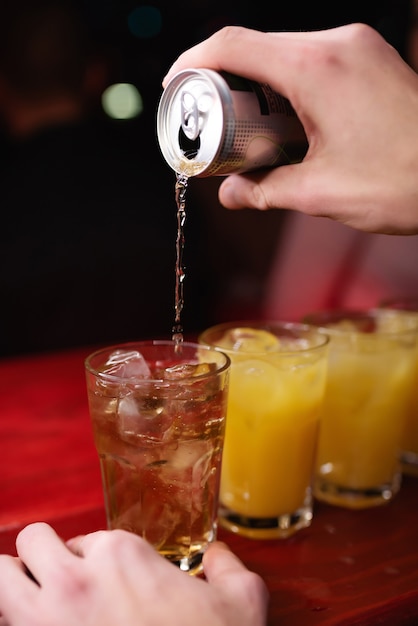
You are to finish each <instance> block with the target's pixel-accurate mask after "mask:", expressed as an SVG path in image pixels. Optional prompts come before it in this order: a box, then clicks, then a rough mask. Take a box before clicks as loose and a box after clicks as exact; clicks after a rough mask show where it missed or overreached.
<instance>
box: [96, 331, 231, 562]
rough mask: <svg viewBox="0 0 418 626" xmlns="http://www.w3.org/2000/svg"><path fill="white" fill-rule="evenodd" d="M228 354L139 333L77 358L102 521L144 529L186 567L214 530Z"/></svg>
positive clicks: (197, 556)
mask: <svg viewBox="0 0 418 626" xmlns="http://www.w3.org/2000/svg"><path fill="white" fill-rule="evenodd" d="M229 366H230V361H229V358H228V357H227V356H226V355H224V354H222V353H221V352H219V351H216V350H211V349H209V348H206V347H204V346H201V345H197V344H193V343H187V342H180V343H175V342H173V341H143V342H136V343H130V344H125V345H121V346H112V347H108V348H105V349H103V350H99V351H97V352H95V353H93V354H92V355H90V356H89V357H88V358H87V359H86V362H85V368H86V377H87V390H88V401H89V409H90V416H91V420H92V424H93V432H94V439H95V444H96V448H97V452H98V455H99V459H100V465H101V472H102V480H103V489H104V498H105V507H106V515H107V524H108V528H110V529H114V528H122V529H125V530H128V531H131V532H133V533H136V534H138V535H141V536H142V537H144V538H145V539H146V540H147V541H148V542H149V543H151V544H152V545H153V546H154V547H155V548H156V550H158V551H159V552H160V553H161V554H162V555H164V556H165V557H166V558H167V559H169V560H170V561H172V562H173V563H175V564H176V565H178V566H179V567H180V569H182V570H184V571H186V572H189V573H190V574H198V573H200V572H201V569H202V566H201V560H202V555H203V553H204V551H205V549H206V547H207V545H208V544H209V543H210V542H211V541H213V540H214V539H215V538H216V531H217V510H218V495H219V481H220V471H221V458H222V449H223V443H224V432H225V415H226V407H227V390H228V378H229Z"/></svg>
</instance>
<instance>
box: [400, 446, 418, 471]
mask: <svg viewBox="0 0 418 626" xmlns="http://www.w3.org/2000/svg"><path fill="white" fill-rule="evenodd" d="M401 463H402V473H403V474H408V476H417V477H418V454H417V453H416V452H402V455H401Z"/></svg>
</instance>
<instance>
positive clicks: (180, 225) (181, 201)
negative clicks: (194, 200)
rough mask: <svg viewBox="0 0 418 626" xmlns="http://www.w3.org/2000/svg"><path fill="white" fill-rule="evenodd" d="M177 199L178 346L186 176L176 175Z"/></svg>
mask: <svg viewBox="0 0 418 626" xmlns="http://www.w3.org/2000/svg"><path fill="white" fill-rule="evenodd" d="M176 178H177V179H176V185H175V198H176V204H177V239H176V267H175V272H176V285H175V301H174V312H175V317H174V326H173V329H172V339H173V341H174V342H175V343H176V344H177V345H178V344H181V343H182V341H183V326H182V323H181V313H182V311H183V306H184V279H185V277H186V273H185V268H184V264H183V253H184V241H185V237H184V225H185V222H186V190H187V183H188V181H189V179H188V177H187V176H186V175H185V174H176Z"/></svg>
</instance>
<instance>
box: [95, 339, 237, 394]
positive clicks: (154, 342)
mask: <svg viewBox="0 0 418 626" xmlns="http://www.w3.org/2000/svg"><path fill="white" fill-rule="evenodd" d="M176 345H180V346H185V347H186V348H193V349H196V351H198V350H202V349H203V350H206V351H208V352H215V353H216V354H220V355H222V357H223V359H224V363H222V364H219V363H218V362H216V366H217V367H216V370H215V371H212V372H204V373H203V374H198V375H197V376H184V377H182V378H176V379H167V378H153V377H151V378H139V377H138V378H137V377H135V376H132V377H129V378H128V377H126V376H120V375H118V374H109V373H107V372H105V371H104V372H100V371H98V368H97V367H93V365H92V364H91V361H92V360H93V359H94V358H95V357H98V356H99V355H101V354H110V353H112V352H116V351H117V350H128V349H132V348H140V347H141V346H144V347H152V346H166V347H175V346H176ZM230 365H231V359H230V358H229V356H228V355H227V354H226V353H225V352H224V351H223V350H219V349H218V348H216V347H215V346H209V345H206V344H201V343H198V342H195V341H181V342H178V343H176V342H175V341H173V340H172V339H143V340H141V339H139V340H138V341H129V342H123V343H115V344H110V345H107V346H104V347H102V348H98V349H97V350H95V351H94V352H92V353H90V354H89V355H88V356H87V357H86V358H85V359H84V367H85V370H86V371H87V372H89V373H90V374H92V375H93V376H96V377H98V378H101V379H103V380H106V381H109V382H110V381H111V382H118V383H120V382H122V381H123V382H124V383H127V382H129V383H131V384H142V383H148V384H165V385H171V384H173V383H176V384H186V383H190V382H191V381H201V380H204V379H205V378H211V377H213V376H218V375H220V374H222V373H223V372H226V371H227V370H228V369H229V368H230Z"/></svg>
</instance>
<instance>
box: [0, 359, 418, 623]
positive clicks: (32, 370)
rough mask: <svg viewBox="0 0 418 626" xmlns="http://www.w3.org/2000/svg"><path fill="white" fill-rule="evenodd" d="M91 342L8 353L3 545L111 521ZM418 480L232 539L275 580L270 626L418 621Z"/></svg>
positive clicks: (3, 382)
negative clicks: (264, 534) (379, 496)
mask: <svg viewBox="0 0 418 626" xmlns="http://www.w3.org/2000/svg"><path fill="white" fill-rule="evenodd" d="M89 352H91V349H89V348H84V349H78V350H72V351H68V352H61V353H51V354H44V355H36V356H27V357H19V358H13V359H5V360H0V398H1V405H0V459H1V461H0V464H1V465H0V468H1V472H0V552H6V553H9V554H15V549H14V541H15V538H16V534H17V532H18V531H19V529H20V528H22V527H23V526H24V525H26V524H27V523H30V522H34V521H41V520H42V521H47V522H49V523H51V524H52V525H53V526H54V528H55V529H56V530H57V532H59V533H60V535H61V536H62V537H63V538H64V539H67V538H69V537H71V536H74V535H77V534H80V533H85V532H91V531H94V530H97V529H99V528H105V515H104V510H103V497H102V488H101V478H100V469H99V462H98V458H97V455H96V451H95V448H94V444H93V437H92V432H91V426H90V420H89V415H88V407H87V394H86V389H85V378H84V367H83V360H84V357H85V356H87V354H88V353H89ZM417 496H418V479H416V478H404V480H403V484H402V487H401V490H400V493H399V494H398V495H397V496H396V497H395V498H394V500H393V501H392V502H391V503H389V504H386V505H384V506H380V507H376V508H372V509H367V510H363V511H350V510H346V509H342V508H338V507H332V506H328V505H325V504H322V503H315V508H314V519H313V522H312V525H311V527H310V528H307V529H304V530H302V531H300V532H299V533H297V534H296V535H294V536H293V537H291V538H289V539H286V540H274V541H264V540H259V541H256V540H251V539H245V538H242V537H238V536H235V535H233V534H232V533H229V532H227V531H225V530H223V529H220V530H219V538H220V539H222V540H223V541H225V542H226V543H227V544H228V545H229V546H230V547H231V548H232V549H233V550H234V552H235V553H236V554H237V555H238V556H239V557H240V558H241V559H242V560H243V562H244V563H245V564H246V565H247V566H248V567H249V568H250V569H252V570H254V571H256V572H258V573H259V574H261V575H262V576H263V578H264V579H265V581H266V583H267V585H268V587H269V590H270V594H271V602H270V612H269V621H268V624H269V626H270V625H272V626H311V625H312V626H314V625H315V626H316V625H321V626H337V625H338V626H369V625H370V626H372V625H376V626H417V625H418V497H417Z"/></svg>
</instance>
